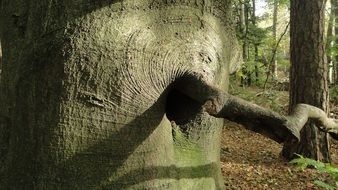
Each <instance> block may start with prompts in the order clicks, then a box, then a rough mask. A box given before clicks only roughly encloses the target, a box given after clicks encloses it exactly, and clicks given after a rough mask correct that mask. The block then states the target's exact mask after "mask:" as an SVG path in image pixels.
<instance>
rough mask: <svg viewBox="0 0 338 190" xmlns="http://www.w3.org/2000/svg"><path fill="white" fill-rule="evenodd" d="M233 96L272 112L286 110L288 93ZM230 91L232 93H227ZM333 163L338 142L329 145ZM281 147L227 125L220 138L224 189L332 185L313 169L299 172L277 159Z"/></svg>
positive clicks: (248, 92)
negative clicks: (319, 182)
mask: <svg viewBox="0 0 338 190" xmlns="http://www.w3.org/2000/svg"><path fill="white" fill-rule="evenodd" d="M244 90H245V91H246V92H245V93H243V92H239V91H238V90H237V91H235V93H234V92H232V94H236V95H239V96H242V97H243V98H245V99H247V100H249V101H254V102H255V103H257V104H260V105H262V106H264V107H269V108H271V109H274V110H275V111H279V112H285V111H286V109H287V104H288V103H287V102H288V97H287V96H288V95H287V92H278V91H276V92H267V93H260V92H259V89H244ZM230 91H231V90H230ZM331 146H332V148H331V151H332V153H331V154H332V162H333V164H334V165H335V166H337V165H338V142H332V144H331ZM281 150H282V145H281V144H278V143H276V142H274V141H272V140H270V139H268V138H266V137H264V136H262V135H260V134H257V133H254V132H251V131H248V130H246V129H245V128H244V127H242V126H240V125H238V124H236V123H232V122H226V123H225V127H224V129H223V136H222V150H221V161H222V162H221V164H222V172H223V176H224V180H225V186H226V189H236V190H237V189H243V190H254V189H269V190H270V189H276V190H279V189H284V190H301V189H320V188H318V187H317V186H316V185H315V184H314V181H315V180H321V181H325V182H329V183H332V182H333V181H332V179H331V177H330V176H328V175H327V174H323V173H319V172H318V171H316V170H315V169H305V170H304V171H301V170H300V169H298V168H296V167H295V166H294V165H292V164H290V163H288V161H286V160H285V159H283V158H282V157H281V156H280V152H281Z"/></svg>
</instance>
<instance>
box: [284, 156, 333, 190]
mask: <svg viewBox="0 0 338 190" xmlns="http://www.w3.org/2000/svg"><path fill="white" fill-rule="evenodd" d="M297 156H298V158H296V159H294V160H292V161H291V162H290V163H291V164H295V165H296V166H297V167H298V168H300V169H301V170H304V169H305V168H307V167H314V168H315V169H317V170H318V171H319V172H321V173H327V174H329V175H331V176H332V178H333V179H334V181H335V184H329V183H325V182H323V181H320V180H316V181H314V183H315V184H316V185H317V186H319V187H322V188H324V189H327V190H334V189H336V188H338V168H336V167H334V166H332V165H331V164H327V163H323V162H320V161H316V160H313V159H310V158H305V157H303V156H302V155H297Z"/></svg>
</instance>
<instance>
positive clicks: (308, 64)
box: [283, 0, 330, 162]
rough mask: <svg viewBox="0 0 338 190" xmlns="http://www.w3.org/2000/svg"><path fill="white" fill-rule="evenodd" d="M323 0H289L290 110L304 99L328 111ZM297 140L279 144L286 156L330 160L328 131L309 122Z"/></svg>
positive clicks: (303, 101) (305, 101) (304, 101)
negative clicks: (298, 140) (322, 130)
mask: <svg viewBox="0 0 338 190" xmlns="http://www.w3.org/2000/svg"><path fill="white" fill-rule="evenodd" d="M325 3H326V1H325V0H313V1H308V0H291V16H290V18H291V31H290V35H291V37H290V38H291V39H290V40H291V63H292V64H291V75H290V81H292V82H291V88H290V111H292V110H293V109H294V106H295V105H296V104H297V103H307V104H311V105H314V106H317V107H319V108H322V109H323V110H325V111H326V112H328V109H329V107H328V100H329V99H328V98H329V97H328V80H327V69H328V67H327V63H326V61H325V50H324V47H325V45H324V15H325V12H324V11H325ZM307 125H308V126H307V127H305V128H304V129H303V131H302V133H301V137H302V138H301V142H299V143H297V142H289V143H286V144H285V145H284V147H283V155H284V156H285V157H287V158H291V157H293V156H294V153H298V154H302V155H304V156H306V157H310V158H314V159H318V160H322V161H326V162H328V161H330V153H329V140H328V135H327V134H326V133H323V132H321V131H319V130H318V129H317V128H316V127H315V125H316V124H315V123H314V122H309V123H308V124H307Z"/></svg>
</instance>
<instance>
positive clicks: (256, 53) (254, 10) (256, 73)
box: [251, 0, 259, 83]
mask: <svg viewBox="0 0 338 190" xmlns="http://www.w3.org/2000/svg"><path fill="white" fill-rule="evenodd" d="M251 20H252V24H253V25H254V26H256V1H255V0H252V15H251ZM254 48H255V82H256V83H257V82H258V80H259V68H258V44H256V43H255V44H254Z"/></svg>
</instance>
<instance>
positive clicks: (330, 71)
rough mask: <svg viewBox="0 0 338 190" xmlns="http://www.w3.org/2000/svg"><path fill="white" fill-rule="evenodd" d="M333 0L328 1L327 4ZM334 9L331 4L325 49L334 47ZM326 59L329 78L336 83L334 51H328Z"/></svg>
mask: <svg viewBox="0 0 338 190" xmlns="http://www.w3.org/2000/svg"><path fill="white" fill-rule="evenodd" d="M333 1H334V0H333ZM329 2H331V1H327V4H328V3H329ZM334 18H335V15H334V11H333V9H332V4H331V10H330V18H329V21H328V26H327V33H326V40H325V42H326V43H325V49H326V50H330V49H332V38H333V22H334ZM326 60H327V65H328V66H329V69H328V79H329V82H330V83H334V75H333V74H334V70H333V69H334V66H333V64H334V63H333V60H332V53H331V51H327V52H326Z"/></svg>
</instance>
